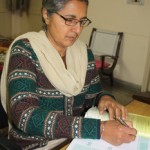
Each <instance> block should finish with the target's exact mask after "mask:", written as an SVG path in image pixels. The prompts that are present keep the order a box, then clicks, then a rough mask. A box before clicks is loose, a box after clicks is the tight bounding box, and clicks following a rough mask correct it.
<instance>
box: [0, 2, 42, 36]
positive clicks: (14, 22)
mask: <svg viewBox="0 0 150 150" xmlns="http://www.w3.org/2000/svg"><path fill="white" fill-rule="evenodd" d="M5 4H6V0H0V19H1V20H2V21H1V23H0V34H1V35H5V36H8V37H12V38H15V37H16V36H18V35H20V34H22V33H25V32H28V31H33V30H34V31H38V30H40V29H41V26H42V21H41V1H37V0H31V2H30V8H29V14H28V15H27V14H26V13H23V14H22V15H20V14H19V12H15V13H10V12H9V11H8V10H7V9H6V5H5ZM8 15H9V16H8ZM3 20H4V21H3Z"/></svg>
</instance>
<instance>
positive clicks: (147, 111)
mask: <svg viewBox="0 0 150 150" xmlns="http://www.w3.org/2000/svg"><path fill="white" fill-rule="evenodd" d="M126 108H127V109H128V112H129V113H134V114H139V115H143V116H150V105H148V104H146V103H142V102H140V101H137V100H133V101H132V102H131V103H129V104H128V105H127V106H126ZM68 145H69V144H67V145H66V146H64V147H63V148H61V149H60V150H66V149H67V147H68Z"/></svg>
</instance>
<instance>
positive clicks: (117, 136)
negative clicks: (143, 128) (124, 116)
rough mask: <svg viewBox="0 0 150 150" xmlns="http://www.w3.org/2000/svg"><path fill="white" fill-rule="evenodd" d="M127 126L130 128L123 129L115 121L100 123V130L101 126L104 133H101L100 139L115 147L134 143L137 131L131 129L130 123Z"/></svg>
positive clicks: (123, 127)
mask: <svg viewBox="0 0 150 150" xmlns="http://www.w3.org/2000/svg"><path fill="white" fill-rule="evenodd" d="M127 124H129V126H130V127H125V126H123V125H122V124H121V123H120V122H119V121H116V120H109V121H105V122H103V121H102V122H101V128H102V126H103V127H104V131H102V134H101V138H102V139H103V140H105V141H107V142H108V143H110V144H112V145H115V146H119V145H121V144H123V143H130V142H132V141H134V140H135V138H136V134H137V131H136V129H134V128H132V125H131V123H127Z"/></svg>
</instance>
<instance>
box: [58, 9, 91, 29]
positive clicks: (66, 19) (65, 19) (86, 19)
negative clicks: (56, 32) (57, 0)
mask: <svg viewBox="0 0 150 150" xmlns="http://www.w3.org/2000/svg"><path fill="white" fill-rule="evenodd" d="M55 14H57V15H58V16H60V17H61V18H62V19H63V20H64V21H65V24H66V25H68V26H75V25H76V24H77V23H78V22H80V26H81V27H87V26H88V25H89V24H90V23H92V21H91V20H90V19H88V18H84V19H83V20H78V19H74V18H66V17H64V16H62V15H61V14H59V13H58V12H55ZM70 20H74V21H76V22H74V24H73V25H70V24H67V23H66V22H67V21H70ZM84 21H89V23H88V24H87V25H85V26H84V24H82V22H83V23H84ZM85 23H86V22H85Z"/></svg>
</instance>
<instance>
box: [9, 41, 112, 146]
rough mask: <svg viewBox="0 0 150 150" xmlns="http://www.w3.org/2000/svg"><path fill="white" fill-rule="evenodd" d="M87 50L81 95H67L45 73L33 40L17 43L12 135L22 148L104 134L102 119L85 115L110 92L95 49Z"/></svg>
mask: <svg viewBox="0 0 150 150" xmlns="http://www.w3.org/2000/svg"><path fill="white" fill-rule="evenodd" d="M87 54H88V66H87V73H86V79H85V85H84V87H83V89H82V91H81V93H80V94H78V95H77V96H73V97H66V96H65V95H63V94H62V93H61V92H59V91H58V90H57V89H56V88H55V87H54V86H53V85H52V84H51V83H50V82H49V80H48V79H47V77H46V76H45V74H44V73H43V70H42V68H41V65H40V63H39V60H38V58H37V56H36V54H35V53H34V51H33V49H32V47H31V45H30V43H29V41H28V40H27V39H22V40H19V41H16V42H15V43H14V45H13V47H12V49H11V55H10V61H9V69H8V93H9V103H10V108H9V116H10V118H11V124H12V129H11V130H10V132H9V135H10V138H11V139H12V140H14V141H15V142H16V143H17V144H18V145H20V146H21V147H22V149H33V148H37V147H42V146H45V145H46V144H47V143H48V141H50V140H52V139H58V138H91V139H99V138H100V120H98V119H89V118H84V117H82V116H83V115H84V112H85V111H86V110H87V109H88V108H90V107H91V106H92V105H96V104H97V103H98V101H99V99H100V97H101V96H103V95H110V94H109V93H107V92H105V91H104V90H103V88H102V86H101V83H100V78H99V75H98V73H97V71H96V67H95V61H94V56H93V54H92V52H91V50H89V49H88V50H87ZM47 69H48V68H47ZM49 71H50V70H49ZM110 96H111V95H110Z"/></svg>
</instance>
